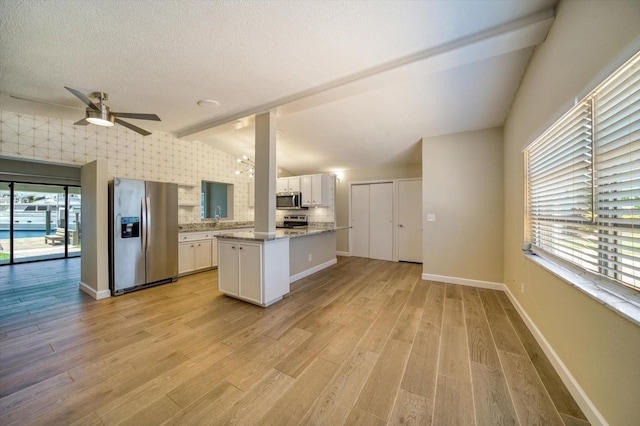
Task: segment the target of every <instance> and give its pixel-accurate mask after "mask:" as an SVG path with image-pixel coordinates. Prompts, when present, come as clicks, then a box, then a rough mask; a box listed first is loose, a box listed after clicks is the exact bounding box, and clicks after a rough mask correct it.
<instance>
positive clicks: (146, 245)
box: [144, 197, 151, 253]
mask: <svg viewBox="0 0 640 426" xmlns="http://www.w3.org/2000/svg"><path fill="white" fill-rule="evenodd" d="M145 203H146V204H145V206H146V208H145V210H146V212H145V217H146V223H145V224H144V234H145V237H144V251H145V253H146V252H148V251H149V240H150V239H151V212H150V211H149V210H150V209H149V207H150V206H151V200H150V199H149V197H145Z"/></svg>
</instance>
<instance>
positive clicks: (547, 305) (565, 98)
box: [504, 0, 640, 425]
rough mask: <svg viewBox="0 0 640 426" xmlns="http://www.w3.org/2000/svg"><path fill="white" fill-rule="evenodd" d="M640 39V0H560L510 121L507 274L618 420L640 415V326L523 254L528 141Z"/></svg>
mask: <svg viewBox="0 0 640 426" xmlns="http://www.w3.org/2000/svg"><path fill="white" fill-rule="evenodd" d="M639 48H640V1H637V0H631V1H625V0H619V1H577V0H563V1H561V2H560V4H559V7H558V9H557V16H556V20H555V22H554V24H553V26H552V27H551V30H550V32H549V35H548V37H547V39H546V41H545V42H544V43H543V44H542V45H540V46H539V47H538V48H536V50H535V52H534V55H533V57H532V59H531V62H530V64H529V67H528V69H527V72H526V74H525V76H524V79H523V81H522V84H521V86H520V89H519V91H518V93H517V95H516V97H515V100H514V102H513V106H512V109H511V112H510V114H509V116H508V119H507V122H506V124H505V128H504V160H505V162H504V171H505V179H504V193H505V228H504V233H505V244H504V248H505V262H504V263H505V270H504V277H505V284H506V285H507V286H508V287H509V289H510V291H511V293H512V294H513V295H514V296H515V297H516V298H517V300H518V303H519V304H520V305H521V306H522V307H523V308H524V310H525V311H526V313H527V315H528V316H529V317H530V318H531V320H532V321H533V322H534V323H535V325H536V326H537V328H538V329H539V330H540V331H541V333H542V334H543V335H544V337H545V339H546V340H547V341H548V342H549V344H550V345H551V347H552V348H553V350H554V351H555V352H556V353H557V354H558V356H559V357H560V359H561V360H562V362H563V363H564V364H565V366H566V367H567V369H568V371H569V372H570V373H571V375H572V376H573V377H574V378H575V380H576V381H577V382H578V384H579V386H580V387H581V388H582V390H583V391H584V392H585V394H586V397H587V398H588V399H589V400H590V401H591V402H592V403H593V405H594V409H595V410H596V411H597V412H599V414H600V415H601V416H602V417H603V419H604V421H606V422H608V423H609V424H611V425H631V424H638V419H640V404H638V395H640V363H639V360H640V327H638V325H636V324H633V323H631V322H630V321H628V320H626V319H624V318H623V317H621V316H620V315H618V314H616V313H615V312H613V311H611V310H610V309H608V308H606V307H605V306H604V305H602V304H600V303H599V302H597V301H595V300H593V299H591V298H590V297H588V296H586V295H584V294H583V293H581V292H580V291H578V290H576V289H575V288H574V287H571V286H570V285H568V284H567V283H565V282H564V281H562V280H560V279H558V278H556V277H555V276H554V275H552V274H551V273H549V272H547V271H546V270H544V269H542V268H541V267H539V266H537V265H536V264H534V263H533V262H530V261H529V260H528V259H526V258H525V257H524V256H523V255H522V252H521V247H522V243H523V241H524V238H525V237H524V199H525V198H524V189H523V188H524V176H523V173H524V170H523V155H522V149H523V148H524V147H525V146H526V145H527V144H529V143H531V142H532V141H533V140H534V139H535V138H536V137H537V136H538V135H540V133H542V132H543V131H544V130H545V129H546V128H547V127H548V126H549V125H551V124H553V122H555V121H556V120H557V119H558V118H560V117H561V116H562V115H563V114H564V113H565V112H566V111H567V110H568V109H569V108H570V107H571V106H573V104H574V101H575V99H576V98H578V99H580V98H581V97H583V96H584V95H586V94H587V93H588V92H589V91H591V90H592V89H593V88H594V87H595V86H596V85H597V84H598V83H599V82H601V81H602V79H603V78H604V77H606V76H607V75H608V74H609V73H610V72H611V71H613V70H614V69H616V68H617V67H618V66H619V65H621V64H622V63H623V62H624V61H626V60H627V59H628V58H629V57H631V55H632V54H633V53H634V52H636V51H637V50H638V49H639ZM520 283H525V286H526V287H525V288H526V291H525V292H524V293H521V292H520V289H519V287H520ZM583 410H584V408H583ZM585 414H587V415H588V413H587V410H585ZM590 420H592V421H596V422H597V421H598V419H597V418H596V419H593V418H592V419H590Z"/></svg>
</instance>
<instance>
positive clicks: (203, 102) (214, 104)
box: [198, 99, 220, 108]
mask: <svg viewBox="0 0 640 426" xmlns="http://www.w3.org/2000/svg"><path fill="white" fill-rule="evenodd" d="M219 105H220V102H218V101H214V100H213V99H202V100H201V101H198V106H201V107H209V108H214V107H217V106H219Z"/></svg>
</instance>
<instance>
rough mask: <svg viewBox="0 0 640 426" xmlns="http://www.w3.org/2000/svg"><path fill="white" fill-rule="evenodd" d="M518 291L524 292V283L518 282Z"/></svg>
mask: <svg viewBox="0 0 640 426" xmlns="http://www.w3.org/2000/svg"><path fill="white" fill-rule="evenodd" d="M520 293H522V294H524V283H520Z"/></svg>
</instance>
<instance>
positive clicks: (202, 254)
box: [178, 232, 218, 275]
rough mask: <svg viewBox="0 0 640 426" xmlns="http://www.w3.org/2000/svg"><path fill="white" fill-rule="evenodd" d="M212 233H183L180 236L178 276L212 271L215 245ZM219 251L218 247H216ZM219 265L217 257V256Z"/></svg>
mask: <svg viewBox="0 0 640 426" xmlns="http://www.w3.org/2000/svg"><path fill="white" fill-rule="evenodd" d="M212 242H215V238H213V239H212V235H211V233H210V232H183V233H180V234H179V235H178V275H186V274H189V273H192V272H197V271H201V270H206V269H211V268H212V267H214V266H215V263H214V262H213V259H214V257H213V249H214V247H213V245H212ZM215 248H216V249H217V246H216V247H215ZM215 259H216V263H217V260H218V259H217V256H216V258H215Z"/></svg>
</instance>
